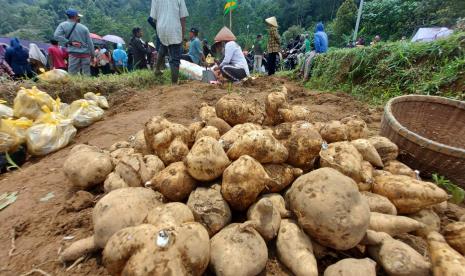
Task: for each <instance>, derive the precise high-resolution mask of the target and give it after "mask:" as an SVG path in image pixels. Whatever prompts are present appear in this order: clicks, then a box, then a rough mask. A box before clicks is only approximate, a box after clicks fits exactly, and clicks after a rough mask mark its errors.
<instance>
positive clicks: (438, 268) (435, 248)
mask: <svg viewBox="0 0 465 276" xmlns="http://www.w3.org/2000/svg"><path fill="white" fill-rule="evenodd" d="M428 248H429V252H430V255H431V262H432V264H433V274H434V276H443V275H444V276H455V275H465V257H464V256H463V255H461V254H460V253H459V252H457V251H455V250H454V249H453V248H452V247H450V246H449V244H447V242H446V240H445V239H444V237H443V236H442V235H441V234H439V233H438V232H434V231H433V232H431V233H429V234H428Z"/></svg>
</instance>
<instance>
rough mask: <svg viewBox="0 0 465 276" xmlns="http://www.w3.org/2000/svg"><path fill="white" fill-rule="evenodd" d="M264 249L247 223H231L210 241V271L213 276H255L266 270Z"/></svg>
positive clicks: (265, 250)
mask: <svg viewBox="0 0 465 276" xmlns="http://www.w3.org/2000/svg"><path fill="white" fill-rule="evenodd" d="M267 260H268V249H267V247H266V243H265V241H264V240H263V238H262V237H261V236H260V234H259V233H258V232H257V231H256V230H255V229H254V228H253V227H252V224H251V223H248V222H246V223H243V224H237V223H233V224H230V225H229V226H227V227H226V228H223V229H222V230H221V231H220V232H218V233H217V234H216V235H215V236H213V238H212V239H211V240H210V267H211V270H212V271H213V272H214V273H215V274H216V275H221V276H235V275H244V276H245V275H249V276H252V275H257V274H259V273H260V272H261V271H262V270H263V269H264V268H265V266H266V262H267Z"/></svg>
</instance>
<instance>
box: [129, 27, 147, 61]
mask: <svg viewBox="0 0 465 276" xmlns="http://www.w3.org/2000/svg"><path fill="white" fill-rule="evenodd" d="M143 35H144V33H143V32H142V29H141V28H139V27H137V28H134V29H132V38H131V42H130V46H131V50H132V55H133V62H134V63H133V67H134V69H147V53H148V50H147V46H146V44H145V42H144V41H143V40H142V36H143Z"/></svg>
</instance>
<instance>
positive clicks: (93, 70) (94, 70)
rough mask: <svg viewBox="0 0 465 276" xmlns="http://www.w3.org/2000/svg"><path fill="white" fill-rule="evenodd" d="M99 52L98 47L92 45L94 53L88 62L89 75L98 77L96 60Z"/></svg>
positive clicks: (98, 70) (98, 71)
mask: <svg viewBox="0 0 465 276" xmlns="http://www.w3.org/2000/svg"><path fill="white" fill-rule="evenodd" d="M99 54H100V47H99V46H95V47H94V55H93V57H92V58H91V62H90V75H91V76H92V77H98V75H99V74H100V69H99V62H98V56H99Z"/></svg>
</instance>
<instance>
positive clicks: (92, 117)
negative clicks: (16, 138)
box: [68, 100, 105, 128]
mask: <svg viewBox="0 0 465 276" xmlns="http://www.w3.org/2000/svg"><path fill="white" fill-rule="evenodd" d="M104 113H105V111H103V109H101V108H100V107H98V105H97V103H96V102H94V101H88V100H77V101H74V102H73V103H71V105H70V106H69V110H68V118H69V119H71V120H72V121H73V125H74V126H75V127H77V128H83V127H88V126H90V125H91V124H93V123H95V122H97V121H99V120H101V119H102V118H103V114H104Z"/></svg>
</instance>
